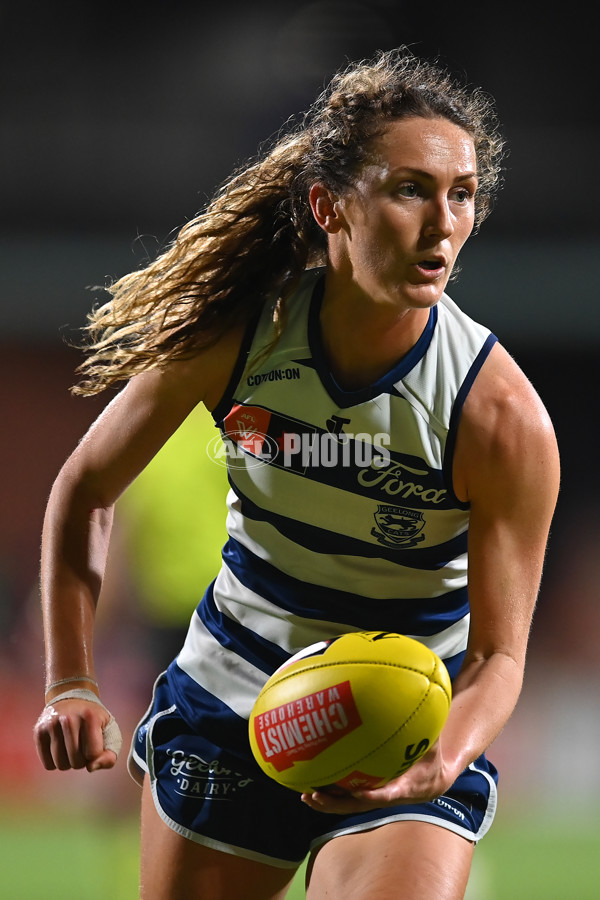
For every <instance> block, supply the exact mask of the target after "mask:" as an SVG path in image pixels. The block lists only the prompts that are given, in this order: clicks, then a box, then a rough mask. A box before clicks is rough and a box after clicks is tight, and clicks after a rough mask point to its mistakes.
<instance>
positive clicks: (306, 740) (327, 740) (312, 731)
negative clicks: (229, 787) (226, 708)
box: [254, 681, 362, 772]
mask: <svg viewBox="0 0 600 900" xmlns="http://www.w3.org/2000/svg"><path fill="white" fill-rule="evenodd" d="M361 724H362V720H361V718H360V715H359V714H358V710H357V708H356V703H355V702H354V697H353V696H352V688H351V687H350V682H349V681H343V682H341V683H340V684H334V685H332V686H331V687H328V688H325V690H323V691H316V692H315V693H314V694H307V695H306V696H305V697H299V698H298V699H297V700H294V701H293V702H292V703H286V704H284V705H283V706H276V707H275V708H274V709H269V710H267V711H266V712H264V713H261V714H260V715H258V716H256V717H255V719H254V734H255V737H256V743H257V744H258V747H259V749H260V752H261V755H262V757H263V759H264V760H265V762H270V763H271V764H272V765H273V766H274V767H275V769H277V771H278V772H282V771H283V770H284V769H289V768H290V766H293V765H294V763H295V762H297V761H299V760H307V759H314V758H315V757H316V756H318V755H319V753H322V752H323V750H326V749H327V747H331V745H332V744H335V743H336V741H339V740H341V738H343V737H344V736H345V735H347V734H349V733H350V732H351V731H354V729H355V728H358V726H359V725H361Z"/></svg>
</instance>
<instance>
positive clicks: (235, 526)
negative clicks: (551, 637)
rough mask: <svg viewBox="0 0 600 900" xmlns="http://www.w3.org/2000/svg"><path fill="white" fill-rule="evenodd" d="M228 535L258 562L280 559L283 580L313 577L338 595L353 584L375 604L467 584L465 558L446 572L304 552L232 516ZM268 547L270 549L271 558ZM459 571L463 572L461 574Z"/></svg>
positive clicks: (269, 529)
mask: <svg viewBox="0 0 600 900" xmlns="http://www.w3.org/2000/svg"><path fill="white" fill-rule="evenodd" d="M227 531H228V534H230V535H231V537H233V538H235V540H237V541H239V543H240V544H243V545H244V546H245V547H247V548H248V550H250V551H251V553H254V555H255V556H258V557H259V558H260V559H264V560H266V562H268V563H273V562H274V560H275V559H276V560H277V568H278V569H280V570H281V571H282V572H283V573H284V574H285V575H291V577H292V578H297V579H298V580H299V581H304V582H305V581H306V580H307V573H310V582H311V583H313V584H318V585H320V586H321V587H326V588H333V589H334V590H339V588H340V585H352V590H353V591H354V592H355V593H357V594H362V595H363V596H365V597H373V599H375V600H377V599H387V598H390V597H411V598H415V599H418V598H419V597H423V598H426V599H430V598H431V597H437V596H440V595H441V594H445V593H446V592H448V591H455V590H458V589H459V588H463V587H466V584H467V575H466V572H463V571H462V566H463V560H462V557H460V558H459V560H458V561H454V560H453V561H451V563H450V564H449V565H448V566H445V567H444V568H443V569H435V570H428V569H419V570H416V569H412V568H410V567H409V566H403V565H397V564H396V563H393V562H388V560H386V559H369V558H367V557H362V556H361V557H354V556H349V555H348V556H329V555H328V554H325V553H315V552H313V551H312V550H306V549H305V548H304V547H301V546H300V545H299V544H295V543H294V542H293V541H291V540H289V539H288V538H286V537H284V536H283V535H282V534H280V533H279V532H278V531H277V530H276V529H275V528H274V527H273V526H272V525H269V524H267V523H266V522H256V521H253V520H246V521H245V522H243V523H241V522H240V520H239V518H238V516H234V515H232V513H231V512H230V513H229V515H228V516H227ZM265 547H268V548H269V552H268V553H266V552H265V549H264V548H265ZM399 553H401V551H399ZM400 559H401V557H400ZM459 567H460V569H461V571H457V569H459ZM307 590H310V585H307Z"/></svg>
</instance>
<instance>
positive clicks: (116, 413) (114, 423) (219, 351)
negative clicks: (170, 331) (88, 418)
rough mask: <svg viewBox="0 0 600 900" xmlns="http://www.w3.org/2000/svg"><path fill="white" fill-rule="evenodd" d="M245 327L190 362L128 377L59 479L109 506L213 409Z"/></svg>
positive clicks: (228, 373)
mask: <svg viewBox="0 0 600 900" xmlns="http://www.w3.org/2000/svg"><path fill="white" fill-rule="evenodd" d="M243 335H244V327H243V326H240V327H238V328H235V329H233V330H231V331H229V332H227V333H226V334H225V335H224V336H223V337H222V338H220V339H219V340H218V341H217V342H215V343H214V344H212V345H211V346H210V347H207V348H206V349H203V350H201V351H199V352H198V353H197V354H195V355H194V356H193V357H190V358H189V359H185V360H179V361H174V362H172V363H170V364H169V365H168V366H165V367H164V368H156V369H151V370H149V371H147V372H144V373H142V374H140V375H136V376H135V377H134V378H132V379H131V380H130V381H129V382H128V384H127V385H126V386H125V387H124V388H123V390H122V391H120V392H119V393H118V394H117V395H116V396H115V397H114V399H113V400H112V401H111V402H110V403H109V404H108V406H107V407H106V408H105V409H104V411H103V412H102V413H101V415H100V416H99V417H98V418H97V419H96V421H95V422H94V423H93V425H92V426H91V428H90V429H89V430H88V432H87V434H86V435H85V436H84V438H83V439H82V441H81V442H80V443H79V445H78V446H77V447H76V449H75V450H74V451H73V453H72V454H71V456H70V457H69V459H68V460H67V462H66V463H65V466H63V469H62V472H61V475H62V478H63V481H64V480H65V479H66V480H67V481H69V482H70V483H72V484H77V485H79V486H84V485H85V490H86V492H87V493H88V495H90V496H91V495H93V497H94V501H95V502H97V503H98V504H101V505H109V504H111V503H112V502H114V500H115V499H116V498H117V497H118V496H119V495H120V494H121V493H122V492H123V491H124V490H125V488H126V487H127V486H128V485H129V484H130V483H131V482H132V481H133V480H134V479H135V478H136V477H137V475H138V474H139V473H140V472H141V471H142V470H143V469H144V468H145V466H146V465H147V464H148V463H149V462H150V460H151V459H152V458H153V457H154V456H155V455H156V453H157V452H158V451H159V450H160V448H161V447H162V446H163V445H164V444H165V443H166V441H167V440H168V439H169V438H170V437H171V435H172V434H173V433H174V432H175V431H176V430H177V429H178V428H179V426H180V425H181V424H182V422H183V421H184V420H185V419H186V418H187V416H188V415H189V414H190V413H191V412H192V410H193V409H194V408H195V407H196V406H198V405H199V404H201V403H202V404H204V405H205V406H206V407H207V409H209V410H212V409H214V407H215V406H216V405H217V404H218V402H219V400H220V399H221V397H222V396H223V394H224V392H225V389H226V387H227V385H228V383H229V381H230V379H231V375H232V372H233V370H234V367H235V363H236V360H237V358H238V355H239V352H240V346H241V342H242V339H243Z"/></svg>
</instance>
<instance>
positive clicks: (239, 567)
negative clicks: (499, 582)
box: [223, 538, 469, 636]
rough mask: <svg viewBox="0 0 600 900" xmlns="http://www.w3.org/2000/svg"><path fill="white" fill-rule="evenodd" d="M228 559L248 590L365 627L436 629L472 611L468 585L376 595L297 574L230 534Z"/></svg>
mask: <svg viewBox="0 0 600 900" xmlns="http://www.w3.org/2000/svg"><path fill="white" fill-rule="evenodd" d="M223 561H224V562H225V564H226V565H227V567H228V568H229V569H230V571H231V572H232V573H233V575H234V576H235V577H236V578H237V579H238V581H240V582H241V584H243V585H244V586H245V587H246V588H247V589H248V590H250V591H252V592H253V593H255V594H258V595H259V596H261V597H264V598H265V600H268V601H269V603H273V604H274V605H275V606H277V607H280V608H282V609H285V610H286V611H287V612H289V613H291V614H292V615H294V616H298V617H301V618H309V619H319V620H321V621H325V622H341V623H344V624H346V625H349V626H351V627H353V628H362V629H364V630H365V631H378V630H382V631H395V632H398V633H400V634H416V635H422V636H426V635H430V634H436V633H437V632H438V631H442V630H443V629H445V628H448V627H449V626H450V625H453V624H454V623H455V622H458V621H459V620H460V619H462V618H463V616H466V615H467V613H468V612H469V598H468V592H467V589H466V588H461V589H459V590H456V591H450V592H448V593H447V594H443V595H442V596H440V597H436V598H431V597H426V598H421V597H419V598H415V599H409V598H402V599H396V598H384V599H379V598H378V599H375V598H372V597H365V596H362V595H361V594H354V593H351V592H348V591H342V590H336V589H334V588H326V587H322V586H321V585H317V584H310V583H307V582H306V581H301V580H299V579H297V578H293V577H292V576H291V575H286V574H285V573H284V572H281V571H280V570H279V569H277V568H276V567H275V566H273V565H272V564H271V563H269V562H266V561H265V560H264V559H260V558H259V557H258V556H256V555H255V554H254V553H252V551H251V550H249V549H248V548H247V547H244V545H243V544H240V543H239V541H236V540H234V539H233V538H229V540H228V541H227V543H226V544H225V547H224V548H223Z"/></svg>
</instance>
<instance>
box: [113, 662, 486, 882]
mask: <svg viewBox="0 0 600 900" xmlns="http://www.w3.org/2000/svg"><path fill="white" fill-rule="evenodd" d="M210 733H211V723H210V721H207V723H206V735H207V736H206V737H205V736H204V735H200V734H198V733H197V732H196V731H194V730H193V729H192V728H191V727H190V726H189V725H188V724H187V723H186V722H185V721H184V720H183V719H182V717H181V716H180V715H179V712H178V710H177V706H176V704H175V702H174V700H173V696H172V694H171V692H170V690H169V684H168V681H167V678H166V675H165V674H163V675H161V676H160V678H159V679H158V681H157V682H156V684H155V687H154V695H153V699H152V704H151V706H150V708H149V709H148V711H147V713H146V715H145V716H144V718H143V719H142V721H141V722H140V724H139V726H138V728H137V730H136V732H135V734H134V736H133V741H132V746H131V753H130V756H129V763H128V764H129V771H130V773H131V775H132V777H133V778H134V779H135V780H136V781H137V782H138V783H141V782H142V780H143V775H144V773H148V775H149V777H150V783H151V787H152V795H153V797H154V802H155V804H156V808H157V810H158V812H159V814H160V816H161V817H162V819H163V820H164V821H165V822H166V824H167V825H168V826H169V827H170V828H172V829H173V830H174V831H176V832H177V833H178V834H181V835H183V836H184V837H186V838H189V839H190V840H192V841H196V842H197V843H200V844H204V845H205V846H207V847H212V848H214V849H216V850H222V851H224V852H226V853H232V854H235V855H237V856H242V857H245V858H247V859H253V860H257V861H259V862H263V863H267V864H268V865H272V866H279V867H282V868H285V867H290V868H295V867H297V866H298V865H299V864H300V863H301V862H302V861H303V860H304V858H305V857H306V855H307V854H308V853H309V852H310V851H311V850H314V849H316V848H318V847H319V846H320V845H321V844H324V843H325V842H326V841H329V840H331V839H332V838H334V837H337V836H339V835H341V834H351V833H354V832H359V831H368V830H370V829H373V828H376V827H378V826H380V825H385V824H387V823H389V822H399V821H406V820H413V821H415V820H416V821H421V822H432V823H434V824H436V825H440V826H442V827H443V828H448V829H449V830H450V831H453V832H455V833H456V834H459V835H461V836H462V837H465V838H467V840H470V841H474V842H476V841H478V840H479V839H480V838H481V837H483V835H484V834H485V833H486V832H487V830H488V829H489V827H490V825H491V823H492V819H493V817H494V812H495V809H496V784H497V772H496V769H495V768H494V766H493V765H492V764H491V763H490V762H489V761H488V760H487V759H486V757H485V756H482V757H480V758H479V759H478V760H476V761H475V762H474V763H472V765H470V766H469V768H467V769H465V771H464V772H463V773H462V774H461V775H460V776H459V778H458V779H457V780H456V782H455V783H454V785H453V786H452V788H451V789H450V790H449V791H448V793H447V794H444V795H443V796H442V797H438V798H437V799H436V800H434V801H433V802H431V803H418V804H414V805H401V806H397V807H386V808H385V809H378V810H374V811H372V812H368V813H361V814H359V815H351V816H339V815H331V814H329V813H319V812H316V811H314V810H312V809H310V808H309V807H308V806H306V805H305V804H304V803H302V801H301V800H300V794H298V793H297V792H296V791H292V790H289V789H288V788H284V787H281V786H280V785H278V784H277V783H276V782H275V781H273V780H272V779H270V778H268V777H267V776H266V775H265V774H264V773H263V772H262V770H261V769H260V768H259V767H258V765H257V764H256V763H255V761H254V759H253V757H252V754H251V752H250V746H249V745H248V747H247V748H243V749H242V750H241V751H240V749H239V748H237V749H236V750H235V751H232V750H231V749H227V748H224V747H220V746H217V745H216V744H214V743H212V742H211V741H210V739H209V737H208V735H210Z"/></svg>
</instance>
